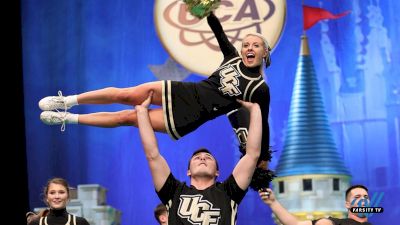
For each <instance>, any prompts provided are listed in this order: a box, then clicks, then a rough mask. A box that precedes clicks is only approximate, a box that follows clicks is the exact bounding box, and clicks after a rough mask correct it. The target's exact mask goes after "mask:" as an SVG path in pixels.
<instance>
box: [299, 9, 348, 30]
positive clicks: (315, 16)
mask: <svg viewBox="0 0 400 225" xmlns="http://www.w3.org/2000/svg"><path fill="white" fill-rule="evenodd" d="M348 13H350V11H345V12H342V13H339V14H337V15H333V14H332V13H331V12H329V11H327V10H325V9H322V8H316V7H311V6H306V5H303V17H304V18H303V29H304V30H308V29H309V28H311V27H312V26H313V25H314V24H315V23H317V22H318V21H320V20H323V19H338V18H340V17H343V16H345V15H347V14H348Z"/></svg>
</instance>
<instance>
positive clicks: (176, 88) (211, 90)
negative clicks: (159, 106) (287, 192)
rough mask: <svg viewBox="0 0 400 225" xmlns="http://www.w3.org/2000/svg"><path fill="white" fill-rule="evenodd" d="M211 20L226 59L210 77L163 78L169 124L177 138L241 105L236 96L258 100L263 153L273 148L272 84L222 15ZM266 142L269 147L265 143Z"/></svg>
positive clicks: (212, 16) (164, 105)
mask: <svg viewBox="0 0 400 225" xmlns="http://www.w3.org/2000/svg"><path fill="white" fill-rule="evenodd" d="M207 21H208V24H209V26H210V27H211V29H212V31H213V32H214V35H215V37H216V38H217V41H218V44H219V46H220V49H221V51H222V53H223V55H224V59H223V61H222V63H221V65H220V67H219V68H218V69H217V70H216V71H215V72H214V73H213V74H212V75H211V76H210V77H208V79H205V80H202V81H200V82H196V83H193V82H178V81H169V80H166V81H163V88H162V91H163V98H162V103H163V111H164V120H165V127H166V130H167V132H168V134H169V135H170V136H171V137H172V138H173V139H176V140H177V139H179V138H181V137H183V136H184V135H186V134H188V133H190V132H192V131H194V130H195V129H197V128H198V127H199V126H201V125H202V124H203V123H205V122H207V121H209V120H212V119H214V118H216V117H218V116H220V115H223V114H227V113H228V112H231V111H232V110H235V109H238V108H240V107H241V105H240V103H238V102H237V101H236V99H241V100H244V101H250V102H256V103H258V104H259V105H260V108H261V113H262V119H263V137H262V143H263V148H262V153H261V157H260V158H263V156H264V155H265V154H263V151H264V149H266V150H268V149H269V125H268V114H269V102H270V95H269V88H268V86H267V84H266V82H265V81H264V79H263V76H262V75H261V74H260V68H261V66H258V67H254V68H248V67H246V66H245V65H244V63H243V61H242V58H241V57H240V56H239V53H238V52H237V50H236V49H235V47H234V46H233V45H232V43H230V42H229V40H228V38H227V36H226V34H225V33H224V31H223V29H222V26H221V23H220V22H219V20H218V18H217V17H216V16H215V15H214V14H213V13H211V14H210V15H209V16H208V17H207ZM264 146H266V147H264Z"/></svg>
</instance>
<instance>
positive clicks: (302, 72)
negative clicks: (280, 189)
mask: <svg viewBox="0 0 400 225" xmlns="http://www.w3.org/2000/svg"><path fill="white" fill-rule="evenodd" d="M301 48H302V49H301V53H300V57H299V61H298V65H297V72H296V78H295V83H294V88H293V94H292V100H291V106H290V113H289V122H288V127H287V133H286V138H285V142H284V148H283V152H282V155H281V157H280V158H279V161H278V165H277V168H276V174H277V176H278V177H282V176H292V175H302V174H337V175H348V176H350V173H349V171H348V169H347V168H346V167H345V165H344V162H343V159H342V157H341V155H340V154H339V153H338V151H337V148H336V144H335V142H334V140H333V138H332V134H331V129H330V126H329V123H328V119H327V116H326V112H325V109H324V104H323V101H322V97H321V92H320V89H319V86H318V80H317V77H316V74H315V70H314V65H313V62H312V58H311V54H310V50H309V47H308V40H307V37H306V36H305V35H303V36H302V44H301Z"/></svg>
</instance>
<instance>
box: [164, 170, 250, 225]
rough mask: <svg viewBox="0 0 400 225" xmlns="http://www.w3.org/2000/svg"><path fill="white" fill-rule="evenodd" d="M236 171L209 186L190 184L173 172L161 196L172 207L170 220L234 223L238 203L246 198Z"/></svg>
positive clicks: (203, 224)
mask: <svg viewBox="0 0 400 225" xmlns="http://www.w3.org/2000/svg"><path fill="white" fill-rule="evenodd" d="M246 192H247V189H246V190H242V189H241V188H240V187H239V186H238V185H237V183H236V181H235V178H234V177H233V175H231V176H229V177H228V179H226V180H225V181H224V182H222V183H220V182H217V183H215V184H213V185H212V186H210V187H208V188H207V189H205V190H197V189H196V188H195V187H193V186H190V187H189V186H187V185H186V183H183V182H180V181H178V180H177V179H175V177H174V176H173V175H172V173H171V174H170V175H169V176H168V178H167V180H166V181H165V184H164V185H163V187H162V188H161V190H160V191H159V192H157V195H158V197H159V198H160V200H161V202H162V203H163V204H164V205H165V206H166V207H167V210H168V224H174V225H193V224H197V225H208V224H215V225H233V224H236V218H237V209H238V205H239V204H240V202H241V201H242V199H243V198H244V196H245V194H246Z"/></svg>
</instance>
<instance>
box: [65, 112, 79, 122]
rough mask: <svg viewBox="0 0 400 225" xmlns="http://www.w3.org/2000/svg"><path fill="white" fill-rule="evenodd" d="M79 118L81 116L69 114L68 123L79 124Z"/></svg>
mask: <svg viewBox="0 0 400 225" xmlns="http://www.w3.org/2000/svg"><path fill="white" fill-rule="evenodd" d="M78 117H79V114H73V113H68V115H67V118H66V122H67V123H72V124H77V123H78Z"/></svg>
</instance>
